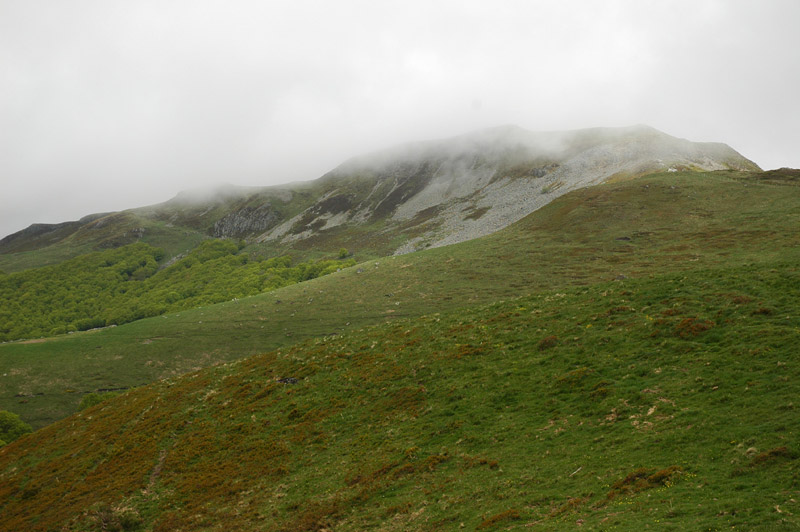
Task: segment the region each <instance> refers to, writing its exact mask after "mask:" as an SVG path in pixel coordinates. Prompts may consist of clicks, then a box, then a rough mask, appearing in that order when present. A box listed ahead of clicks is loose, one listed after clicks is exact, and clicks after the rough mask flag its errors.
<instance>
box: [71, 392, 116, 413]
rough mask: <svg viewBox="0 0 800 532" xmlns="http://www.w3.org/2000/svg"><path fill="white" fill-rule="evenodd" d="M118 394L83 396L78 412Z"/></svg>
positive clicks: (107, 393) (90, 394)
mask: <svg viewBox="0 0 800 532" xmlns="http://www.w3.org/2000/svg"><path fill="white" fill-rule="evenodd" d="M118 395H119V393H118V392H105V393H89V394H86V395H84V396H83V399H81V404H80V405H79V406H78V410H85V409H87V408H89V407H91V406H94V405H98V404H100V403H102V402H103V401H106V400H107V399H111V398H112V397H116V396H118Z"/></svg>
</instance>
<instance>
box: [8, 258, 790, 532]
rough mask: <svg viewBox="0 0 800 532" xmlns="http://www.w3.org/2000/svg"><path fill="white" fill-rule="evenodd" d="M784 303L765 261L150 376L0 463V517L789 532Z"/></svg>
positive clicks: (47, 521) (16, 521)
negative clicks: (154, 379)
mask: <svg viewBox="0 0 800 532" xmlns="http://www.w3.org/2000/svg"><path fill="white" fill-rule="evenodd" d="M799 286H800V269H798V267H797V262H796V261H788V262H781V261H766V262H762V263H759V264H755V265H740V266H735V267H730V266H724V265H720V266H717V267H714V268H699V269H695V270H693V271H686V272H680V273H678V274H662V275H653V276H652V277H649V276H648V277H644V278H640V279H627V280H624V281H610V282H603V283H597V284H592V285H589V286H577V287H573V288H566V289H561V290H558V291H551V290H546V291H542V292H541V293H539V294H538V295H534V296H527V297H524V298H521V299H516V300H513V301H508V302H505V303H499V304H494V305H490V306H484V307H479V308H476V309H473V310H463V309H462V310H458V311H451V312H444V313H435V314H429V315H427V316H424V317H420V318H409V319H401V320H396V321H394V322H392V323H387V324H383V325H380V326H376V327H368V328H364V329H359V330H354V331H348V332H347V333H345V334H343V335H341V336H340V337H336V338H319V339H316V340H308V341H306V342H304V343H301V344H298V345H295V346H292V347H288V348H283V349H279V350H274V351H271V352H268V353H266V354H263V355H259V356H255V357H252V358H249V359H247V360H243V361H240V362H236V363H231V364H226V365H221V366H217V367H214V368H211V369H206V370H202V371H199V372H196V373H192V374H189V375H187V376H184V377H180V378H175V379H168V380H165V381H160V382H158V383H155V384H153V385H150V386H146V387H143V388H139V389H136V390H132V391H130V392H128V393H126V394H124V395H123V396H120V397H117V398H114V399H112V400H110V401H107V402H105V403H101V404H100V405H98V406H96V407H93V408H91V409H89V410H86V411H84V412H82V413H80V414H78V415H76V416H74V417H71V418H69V419H66V420H63V421H60V422H58V423H55V424H53V425H50V426H48V427H46V428H45V429H42V430H40V431H39V432H37V433H36V434H34V435H31V436H27V437H24V438H23V439H21V440H19V441H17V442H15V443H13V444H11V445H10V446H8V447H6V448H3V449H0V516H2V517H0V522H2V527H3V528H4V529H8V530H54V529H59V530H76V531H77V530H112V529H117V530H153V531H162V530H163V531H166V530H223V529H227V530H230V529H242V530H287V531H288V530H291V531H299V530H366V529H373V530H398V531H400V530H457V529H466V530H507V529H512V530H513V529H520V530H522V529H527V528H528V527H530V526H541V527H543V529H553V528H557V529H571V528H574V527H576V526H577V525H583V526H584V527H585V528H587V529H615V530H642V529H643V528H652V529H658V530H687V529H688V530H718V529H744V530H789V529H795V528H796V527H798V526H800V520H799V518H798V517H797V516H798V515H799V514H800V507H799V506H798V503H797V500H798V496H800V460H798V457H800V454H799V453H800V447H798V445H797V437H798V430H799V429H800V418H798V416H797V414H796V408H797V406H796V405H795V404H794V403H795V402H797V396H798V393H800V384H798V383H800V366H798V363H797V360H796V353H797V349H798V348H799V347H800V340H798V338H800V336H798V332H800V319H798V317H797V314H796V312H795V310H796V308H797V301H798V296H800V293H798V287H799ZM115 527H116V528H115Z"/></svg>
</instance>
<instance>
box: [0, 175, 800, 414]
mask: <svg viewBox="0 0 800 532" xmlns="http://www.w3.org/2000/svg"><path fill="white" fill-rule="evenodd" d="M798 228H800V190H798V189H797V187H792V186H782V185H775V184H758V183H755V182H753V181H749V180H742V179H740V178H739V177H737V178H736V179H734V178H733V177H731V176H730V175H729V173H718V174H674V173H673V174H662V175H658V176H652V177H647V178H640V179H637V180H634V181H629V182H625V183H618V184H613V185H603V186H599V187H593V188H591V189H584V190H580V191H576V192H573V193H570V194H568V195H566V196H563V197H561V198H559V199H558V200H556V201H554V202H553V203H552V204H550V205H548V206H547V207H545V208H543V209H542V210H540V211H537V212H536V213H534V214H532V215H531V216H529V217H527V218H525V219H524V220H522V221H520V222H518V223H517V224H514V225H513V226H511V227H509V228H507V229H506V230H504V231H501V232H500V233H498V234H496V235H492V236H490V237H487V238H482V239H479V240H475V241H471V242H465V243H462V244H458V245H454V246H448V247H443V248H436V249H431V250H428V251H425V252H420V253H414V254H411V255H404V256H399V257H387V258H383V259H380V260H375V261H370V262H368V263H364V264H362V265H359V266H356V267H354V268H350V269H347V270H343V271H341V272H339V273H336V274H334V275H332V276H329V277H325V278H321V279H317V280H314V281H312V282H308V283H301V284H298V285H295V286H291V287H286V288H283V289H281V290H279V291H276V292H273V293H270V294H265V295H261V296H256V297H254V298H248V299H242V300H240V301H238V302H235V303H233V302H229V303H225V304H221V305H217V306H213V307H206V308H200V309H194V310H191V311H183V312H181V313H179V314H178V315H174V314H173V315H168V316H166V317H157V318H153V319H150V320H144V321H141V322H136V323H132V324H128V325H125V326H122V327H117V328H113V329H105V330H102V331H95V332H89V333H77V334H74V335H70V336H63V337H58V338H54V339H50V340H48V341H46V342H42V343H34V344H21V343H9V344H2V345H0V375H5V376H4V377H1V378H2V379H3V387H2V388H0V409H6V410H11V411H14V412H17V413H19V414H20V415H21V416H22V417H23V419H25V420H26V421H27V422H28V423H30V424H32V425H33V426H34V427H41V426H43V425H46V424H47V423H50V422H52V421H54V420H56V419H60V418H62V417H64V416H66V415H68V414H70V413H72V412H74V411H76V409H77V406H78V404H79V402H80V399H81V395H82V394H84V393H88V392H94V391H98V390H100V389H106V388H128V387H131V386H139V385H141V384H144V383H147V382H151V381H153V380H155V379H158V378H164V377H168V376H173V375H177V374H180V373H183V372H185V371H188V370H190V369H193V368H199V367H203V366H205V365H208V364H211V363H213V362H224V361H230V360H235V359H238V358H242V357H245V356H249V355H252V354H256V353H260V352H264V351H267V350H270V349H274V348H276V347H280V346H284V345H289V344H292V343H295V342H297V341H299V340H303V339H307V338H315V337H322V336H325V335H329V334H331V333H341V332H344V331H348V330H352V329H353V328H357V327H362V326H365V325H369V324H376V323H382V322H385V321H391V320H395V319H398V318H403V317H414V316H420V315H423V314H428V313H431V312H442V311H447V310H450V309H458V308H466V307H471V306H475V305H480V304H486V303H491V302H494V301H498V300H503V299H509V298H513V297H517V296H519V295H523V294H535V293H540V292H542V291H546V290H554V289H562V288H566V287H570V286H575V285H588V284H592V283H596V282H602V281H610V280H613V279H615V278H617V277H620V276H624V277H626V278H631V279H633V278H646V277H648V276H650V275H658V274H660V273H662V272H667V271H670V272H681V271H686V272H689V271H693V270H696V269H698V268H706V269H707V268H715V267H722V266H728V265H737V264H769V263H771V261H776V260H780V261H791V260H797V258H798V253H799V252H800V231H799V230H798ZM359 270H361V272H360V273H359ZM278 301H280V302H278Z"/></svg>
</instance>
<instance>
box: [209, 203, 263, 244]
mask: <svg viewBox="0 0 800 532" xmlns="http://www.w3.org/2000/svg"><path fill="white" fill-rule="evenodd" d="M277 221H278V216H277V214H276V213H275V211H274V210H273V208H272V205H270V204H269V203H264V204H263V205H259V206H258V207H244V208H242V209H239V210H237V211H234V212H232V213H230V214H227V215H225V216H223V217H222V218H220V219H219V220H217V221H216V222H215V223H214V231H213V233H214V236H215V237H216V238H240V237H243V236H248V235H252V234H254V233H262V232H264V231H266V230H267V229H269V228H270V227H272V226H273V225H275V223H276V222H277Z"/></svg>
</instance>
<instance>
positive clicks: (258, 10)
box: [0, 0, 800, 237]
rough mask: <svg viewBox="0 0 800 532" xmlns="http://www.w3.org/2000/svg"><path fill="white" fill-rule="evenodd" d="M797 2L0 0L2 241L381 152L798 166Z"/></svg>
mask: <svg viewBox="0 0 800 532" xmlns="http://www.w3.org/2000/svg"><path fill="white" fill-rule="evenodd" d="M798 21H800V2H798V1H795V0H784V1H780V0H759V1H756V0H752V1H744V0H718V1H705V0H689V1H662V0H659V1H655V0H654V1H646V0H631V1H599V0H586V1H578V0H575V1H564V0H558V1H556V0H554V1H534V0H525V1H503V0H492V1H489V0H486V1H480V2H478V1H467V0H454V1H434V0H426V1H416V0H401V1H396V2H395V1H379V0H365V1H349V0H337V1H303V0H290V1H264V0H261V1H256V0H253V1H247V0H238V1H237V0H224V1H222V0H221V1H211V0H175V1H170V0H156V1H147V0H136V1H129V0H126V1H116V0H97V1H88V0H87V1H82V0H71V1H68V2H67V1H64V0H52V1H40V0H19V1H16V0H0V183H1V184H2V187H1V188H0V237H2V236H4V235H6V234H10V233H12V232H15V231H18V230H20V229H23V228H24V227H27V226H28V225H30V224H31V223H34V222H47V223H55V222H61V221H66V220H71V219H77V218H80V217H81V216H83V215H86V214H89V213H93V212H102V211H111V210H121V209H125V208H130V207H138V206H143V205H148V204H153V203H159V202H161V201H165V200H167V199H169V198H171V197H172V196H174V195H175V194H176V193H177V192H179V191H181V190H185V189H191V188H197V187H207V186H210V185H213V184H217V183H233V184H239V185H267V184H278V183H286V182H291V181H298V180H308V179H314V178H317V177H319V176H321V175H322V174H323V173H325V172H326V171H328V170H330V169H332V168H333V167H335V166H336V165H338V164H339V163H341V162H343V161H344V160H345V159H347V158H349V157H351V156H354V155H358V154H362V153H365V152H370V151H373V150H376V149H380V148H383V147H387V146H391V145H394V144H397V143H402V142H407V141H413V140H423V139H430V138H440V137H447V136H452V135H457V134H461V133H465V132H468V131H471V130H475V129H480V128H484V127H491V126H496V125H502V124H517V125H519V126H522V127H524V128H527V129H531V130H563V129H576V128H583V127H595V126H623V125H632V124H637V123H644V124H648V125H651V126H653V127H656V128H658V129H660V130H662V131H664V132H666V133H669V134H671V135H674V136H677V137H683V138H688V139H690V140H694V141H718V142H725V143H727V144H729V145H731V146H732V147H733V148H735V149H736V150H738V151H739V152H740V153H742V154H743V155H744V156H746V157H748V158H750V159H752V160H754V161H755V162H757V163H758V164H759V165H761V166H762V167H763V168H765V169H766V168H776V167H781V166H791V167H800V97H798V94H800V31H798V27H797V26H798Z"/></svg>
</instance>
